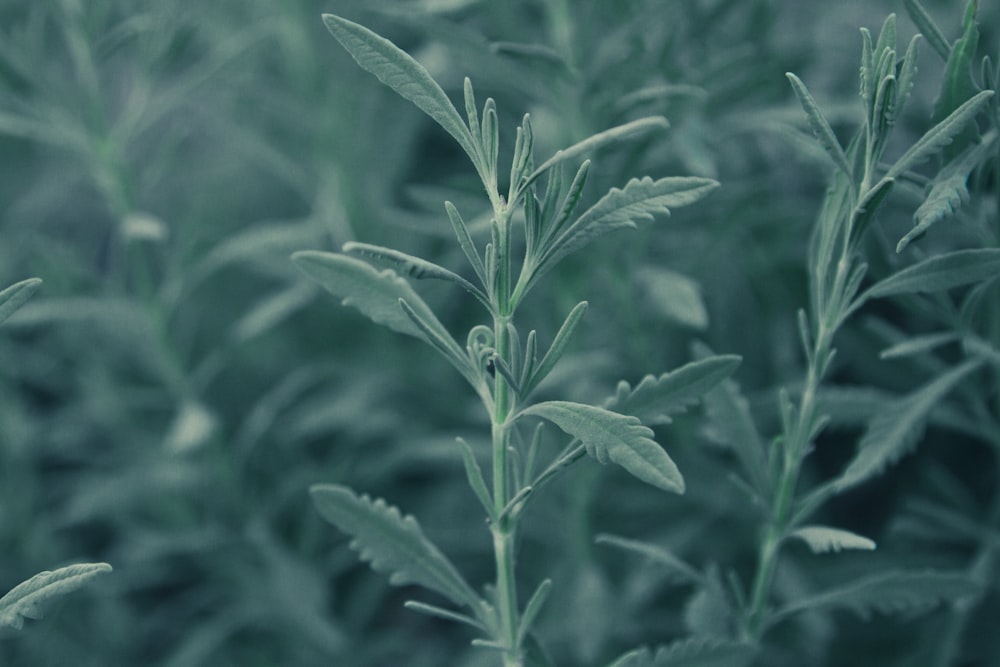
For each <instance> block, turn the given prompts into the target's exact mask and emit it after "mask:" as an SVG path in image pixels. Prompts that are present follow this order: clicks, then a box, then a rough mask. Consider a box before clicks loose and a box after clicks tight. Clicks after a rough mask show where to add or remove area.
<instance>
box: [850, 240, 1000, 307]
mask: <svg viewBox="0 0 1000 667" xmlns="http://www.w3.org/2000/svg"><path fill="white" fill-rule="evenodd" d="M998 277H1000V249H998V248H982V249H973V250H956V251H954V252H949V253H946V254H944V255H938V256H937V257H932V258H930V259H926V260H924V261H922V262H919V263H917V264H914V265H913V266H910V267H907V268H905V269H903V270H902V271H899V272H898V273H894V274H893V275H891V276H889V277H888V278H885V279H884V280H881V281H879V282H877V283H875V284H874V285H872V286H871V287H870V288H869V289H868V290H866V291H865V292H864V293H863V294H862V295H861V296H860V297H859V298H858V302H859V303H861V302H864V301H867V300H868V299H880V298H883V297H887V296H898V295H900V294H913V293H916V292H938V291H942V290H948V289H952V288H954V287H960V286H962V285H968V284H970V283H977V282H980V281H987V280H993V279H996V278H998Z"/></svg>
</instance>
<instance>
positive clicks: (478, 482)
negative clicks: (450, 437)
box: [456, 438, 496, 520]
mask: <svg viewBox="0 0 1000 667" xmlns="http://www.w3.org/2000/svg"><path fill="white" fill-rule="evenodd" d="M456 441H457V442H458V451H459V452H460V453H461V454H462V463H463V464H464V465H465V476H466V477H467V478H468V480H469V486H470V487H471V488H472V492H473V493H475V494H476V498H478V499H479V503H480V504H481V505H482V506H483V509H484V510H486V513H487V514H488V515H490V518H492V519H493V520H496V517H494V516H493V500H492V499H491V498H490V492H489V489H487V488H486V480H485V478H484V477H483V470H482V468H480V467H479V462H478V461H477V460H476V455H475V453H474V452H473V451H472V447H470V446H469V443H467V442H466V441H465V440H463V439H462V438H456Z"/></svg>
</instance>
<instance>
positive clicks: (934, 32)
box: [903, 0, 951, 61]
mask: <svg viewBox="0 0 1000 667" xmlns="http://www.w3.org/2000/svg"><path fill="white" fill-rule="evenodd" d="M903 4H904V5H905V6H906V11H907V13H908V14H909V15H910V19H911V20H912V21H913V24H914V25H916V26H917V29H918V30H919V31H920V34H921V35H923V36H924V37H926V38H927V41H928V42H930V44H931V47H933V49H934V50H935V51H937V53H938V55H939V56H941V60H942V61H946V60H948V54H949V53H951V46H950V45H949V44H948V38H947V37H945V36H944V33H943V32H941V28H939V27H938V26H937V24H936V23H935V22H934V19H932V18H931V15H930V14H929V13H928V12H927V10H926V9H924V7H923V5H921V4H920V1H919V0H903Z"/></svg>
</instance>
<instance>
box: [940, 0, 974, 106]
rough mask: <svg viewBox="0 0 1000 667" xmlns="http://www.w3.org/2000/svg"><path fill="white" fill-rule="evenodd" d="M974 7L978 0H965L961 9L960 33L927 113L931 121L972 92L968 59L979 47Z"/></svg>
mask: <svg viewBox="0 0 1000 667" xmlns="http://www.w3.org/2000/svg"><path fill="white" fill-rule="evenodd" d="M978 7H979V0H969V3H968V5H966V9H965V20H964V21H963V28H962V36H961V37H960V38H959V39H958V40H957V41H956V42H955V44H954V45H953V46H952V47H951V50H950V51H949V53H948V62H947V63H946V65H945V72H944V78H943V79H942V81H941V91H940V93H939V94H938V98H937V101H936V102H935V103H934V112H933V113H932V114H931V120H932V121H933V122H935V123H936V122H938V121H939V120H941V119H942V118H944V117H945V116H947V115H948V114H950V113H951V112H952V111H954V110H955V109H957V108H958V106H959V105H960V104H962V102H965V101H966V100H967V99H969V98H970V97H972V95H973V94H975V92H976V84H975V83H974V82H973V80H972V62H973V60H974V59H975V57H976V49H977V48H978V47H979V26H978V24H977V23H976V10H977V9H978Z"/></svg>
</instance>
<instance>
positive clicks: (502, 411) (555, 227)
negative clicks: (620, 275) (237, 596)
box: [293, 15, 738, 667]
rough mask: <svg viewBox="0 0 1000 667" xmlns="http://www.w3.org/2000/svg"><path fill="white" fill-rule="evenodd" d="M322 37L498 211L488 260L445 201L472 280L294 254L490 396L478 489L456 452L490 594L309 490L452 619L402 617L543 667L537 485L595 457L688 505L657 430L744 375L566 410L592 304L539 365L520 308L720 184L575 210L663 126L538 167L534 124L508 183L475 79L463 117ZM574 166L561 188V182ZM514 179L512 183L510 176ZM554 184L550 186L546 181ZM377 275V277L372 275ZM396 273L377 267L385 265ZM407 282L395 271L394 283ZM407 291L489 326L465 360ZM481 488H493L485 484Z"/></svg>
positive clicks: (441, 98) (379, 518)
mask: <svg viewBox="0 0 1000 667" xmlns="http://www.w3.org/2000/svg"><path fill="white" fill-rule="evenodd" d="M324 21H325V23H326V26H327V28H328V29H329V30H330V32H331V33H332V34H333V36H334V37H335V38H336V39H337V40H338V41H339V42H340V44H341V45H342V46H343V47H344V48H345V49H346V50H347V51H348V52H349V53H350V54H351V55H352V56H353V57H354V59H355V60H356V61H357V62H358V64H359V65H360V66H361V67H362V68H364V69H366V70H368V71H369V72H371V73H372V74H374V75H375V76H376V77H378V78H379V80H381V81H382V82H383V83H385V84H386V85H388V86H389V87H390V88H392V89H393V90H394V91H395V92H396V93H398V94H399V95H401V96H402V97H404V98H405V99H407V100H409V101H410V102H412V103H413V104H414V105H416V106H417V107H418V108H419V109H420V110H422V111H423V112H424V113H426V114H427V115H428V116H430V117H431V118H432V119H433V120H434V121H436V122H437V123H438V124H439V125H440V126H441V127H442V128H444V129H445V130H446V131H447V132H448V134H450V135H451V137H452V138H453V139H454V140H455V141H456V142H457V143H458V145H459V146H460V147H461V149H462V151H463V152H464V153H465V154H466V155H467V156H468V158H469V159H470V161H471V162H472V166H473V168H474V170H475V172H476V174H477V175H478V177H479V179H480V181H481V182H482V185H483V187H484V189H485V193H486V197H487V199H488V202H489V209H488V210H489V213H488V215H489V239H488V241H487V243H486V245H485V247H484V248H483V249H482V250H480V246H479V244H477V241H476V239H475V238H474V235H473V233H472V232H471V231H470V228H469V226H468V225H467V224H466V222H465V220H464V218H463V216H462V214H461V213H460V212H459V210H458V209H457V208H456V207H455V206H454V205H452V204H451V203H450V202H445V211H446V213H447V217H448V220H449V221H450V223H451V226H452V228H453V230H454V233H455V237H456V239H457V242H458V244H459V246H460V247H461V249H462V251H463V253H464V255H465V257H466V258H467V260H468V262H469V264H470V266H471V270H472V272H473V278H472V279H471V280H470V279H467V278H465V277H463V276H461V275H460V274H458V273H456V272H455V271H452V270H451V269H448V268H446V267H443V266H439V265H437V264H435V263H433V262H431V261H429V260H427V259H423V258H420V257H415V256H412V255H409V254H406V253H405V252H402V251H400V250H396V249H391V248H386V247H382V246H375V245H370V244H366V243H359V242H350V243H347V244H345V245H344V247H343V252H342V253H328V252H319V251H304V252H299V253H296V254H295V255H294V256H293V259H294V260H295V262H296V263H297V264H298V265H299V267H300V268H302V270H303V271H305V272H306V273H307V274H308V275H309V276H310V277H312V278H313V279H314V280H316V281H317V282H318V283H319V284H321V285H322V286H323V287H324V288H326V289H327V290H328V291H329V292H331V293H332V294H334V295H336V296H338V297H340V298H341V299H343V301H344V303H345V304H346V305H350V306H353V307H355V308H357V309H358V310H360V311H361V312H362V313H363V314H364V315H366V316H367V317H369V318H370V319H371V320H373V321H374V322H376V323H378V324H382V325H384V326H387V327H389V328H390V329H393V330H394V331H397V332H399V333H403V334H407V335H410V336H412V337H415V338H418V339H420V340H422V341H423V342H425V343H427V344H429V345H430V346H431V347H433V348H434V349H435V350H436V351H437V352H438V353H440V355H441V356H442V357H444V359H445V360H447V361H448V362H449V363H450V364H451V365H452V366H453V367H454V369H455V370H456V371H457V372H458V374H459V375H460V376H461V377H462V378H463V379H464V380H465V381H466V382H467V383H468V385H469V386H470V387H471V388H472V390H473V391H474V392H475V393H476V395H477V396H478V397H479V398H480V400H481V402H482V405H483V407H484V409H485V410H486V413H487V414H488V416H489V419H490V433H491V447H490V457H489V466H488V468H487V470H488V472H487V475H485V476H484V474H483V472H482V468H481V466H480V463H479V460H478V456H477V454H476V452H475V451H474V449H473V448H472V447H471V446H470V445H469V444H468V443H466V442H465V441H464V440H462V439H461V438H460V439H459V440H458V441H457V442H458V449H459V452H460V454H461V457H462V460H463V462H464V465H465V472H466V475H467V478H468V482H469V486H470V488H471V490H472V492H473V493H474V495H475V497H476V498H477V499H478V501H479V502H480V504H481V505H482V508H483V510H484V512H485V513H486V516H487V519H488V525H489V531H490V534H491V537H492V542H493V554H494V559H495V566H496V577H495V582H494V583H493V585H492V586H491V587H490V588H489V589H488V590H487V592H486V593H485V594H481V593H479V592H477V591H476V590H475V588H474V587H473V586H472V585H471V584H469V583H468V582H467V581H466V580H465V578H464V577H463V576H462V575H461V574H460V573H459V571H458V569H457V568H456V567H455V566H454V565H453V564H452V563H451V561H450V560H449V559H448V558H447V556H445V555H444V554H443V553H442V552H441V551H440V550H439V549H438V548H437V547H436V546H435V545H434V544H433V543H432V542H431V541H430V540H429V539H428V538H427V537H426V536H425V535H424V534H423V532H422V531H421V529H420V527H419V525H418V523H417V521H416V520H415V519H414V518H413V517H411V516H404V515H402V514H401V513H400V512H399V510H397V509H396V508H395V507H393V506H391V505H389V504H387V503H386V502H385V501H384V500H381V499H375V500H373V499H371V498H369V497H368V496H364V495H362V496H359V495H357V494H356V493H355V492H354V491H352V490H351V489H349V488H348V487H345V486H341V485H334V484H320V485H317V486H314V487H313V488H312V490H311V492H312V496H313V499H314V501H315V503H316V506H317V508H318V509H319V511H320V513H321V514H322V515H323V517H324V518H326V519H327V520H329V521H330V522H332V523H333V524H335V525H336V526H338V527H339V528H340V529H342V530H343V531H345V532H347V533H348V534H350V535H351V536H352V537H353V538H354V539H353V542H352V546H353V547H354V548H355V549H357V550H358V551H359V552H360V554H361V557H362V559H364V560H366V561H369V562H370V563H371V565H372V567H373V568H374V569H375V570H377V571H381V572H385V573H388V574H389V575H390V581H392V582H393V583H396V584H416V585H419V586H422V587H424V588H427V589H429V590H431V591H434V592H436V593H437V594H438V595H440V596H442V597H443V598H445V599H447V600H448V601H449V602H450V603H451V605H452V606H450V607H445V606H441V605H438V604H431V603H428V602H423V601H410V602H408V603H407V607H409V608H411V609H413V610H415V611H420V612H424V613H428V614H431V615H435V616H439V617H442V618H446V619H450V620H454V621H457V622H460V623H465V624H467V625H469V626H471V627H473V628H475V629H476V630H477V633H478V634H479V635H480V636H479V637H477V638H476V639H474V640H473V644H474V645H476V646H479V647H482V648H484V649H491V650H493V651H495V652H496V654H497V659H498V663H500V664H503V665H504V666H505V667H517V666H522V665H542V664H548V661H547V659H546V658H545V657H544V649H543V648H542V646H541V643H540V642H539V641H538V640H537V638H536V637H535V635H534V633H533V632H532V628H533V624H534V622H535V620H536V619H537V617H538V616H539V614H540V613H541V610H542V607H543V605H544V603H545V600H546V597H547V596H548V594H549V591H550V588H551V586H552V582H551V580H549V579H545V580H543V581H541V582H540V583H538V584H537V585H536V586H535V588H534V592H533V593H531V595H530V596H528V599H527V602H526V603H524V604H523V605H522V603H521V602H520V596H519V586H518V579H517V574H516V567H515V566H516V553H517V541H518V526H519V522H520V521H521V519H522V517H523V515H524V513H525V511H526V509H527V508H528V507H529V506H530V504H531V501H532V500H533V499H535V498H536V497H537V496H538V494H539V492H540V490H541V489H542V487H544V486H545V485H547V484H548V483H550V482H551V481H553V480H554V479H556V478H557V477H558V476H559V475H560V474H561V473H562V472H563V471H565V470H566V469H567V467H568V466H570V465H571V464H573V463H574V462H576V461H577V460H579V459H581V458H582V457H584V456H585V455H587V454H589V455H590V456H591V457H593V458H596V459H597V460H598V461H600V462H601V463H607V462H609V461H610V462H613V463H616V464H618V465H620V466H622V467H623V468H624V469H625V470H627V471H628V472H630V473H631V474H632V475H634V476H635V477H637V478H638V479H640V480H642V481H644V482H646V483H648V484H651V485H653V486H655V487H657V488H659V489H661V490H663V491H667V492H671V493H683V492H684V479H683V477H682V475H681V473H680V471H679V470H678V468H677V466H676V465H675V464H674V462H673V460H672V459H671V457H670V456H669V455H668V454H667V453H666V451H665V450H664V449H663V448H662V447H661V446H660V445H659V444H657V443H656V442H655V441H654V440H653V431H652V430H651V429H650V428H649V426H648V424H661V423H664V422H666V421H668V420H669V417H670V415H671V414H672V413H675V412H677V411H680V410H683V409H684V408H685V407H686V406H687V405H689V404H690V403H692V402H694V401H695V400H697V399H698V398H699V397H700V396H701V394H703V393H704V392H705V391H707V390H708V389H710V388H711V387H712V386H714V385H715V384H717V383H718V382H720V381H722V380H723V379H725V378H726V377H727V376H728V375H729V374H730V373H732V372H733V370H734V369H735V368H736V366H737V364H738V358H736V357H733V356H711V357H707V358H705V359H702V360H700V361H697V362H693V363H690V364H688V365H686V366H683V367H681V368H679V369H677V370H675V371H673V372H670V373H666V374H664V375H661V376H659V377H654V376H652V375H650V376H647V377H645V378H644V379H643V380H642V381H641V382H639V383H638V384H637V385H636V386H635V387H632V386H631V385H629V384H628V383H625V382H622V384H621V385H620V386H619V387H618V390H617V393H616V394H615V395H614V396H613V397H612V398H611V399H610V400H609V401H608V403H607V404H606V405H605V406H595V405H585V404H582V403H577V402H571V401H564V400H545V401H532V400H531V398H532V394H533V392H534V391H535V390H536V389H537V388H538V387H539V385H540V384H541V383H542V382H543V381H544V380H545V379H546V377H547V376H548V375H549V373H550V372H551V371H552V370H553V368H554V367H555V365H556V363H557V362H558V361H559V359H560V358H561V357H562V356H563V354H564V352H565V351H566V349H567V345H568V344H569V341H570V338H571V337H572V335H573V333H574V331H575V330H576V329H577V327H578V326H579V324H580V322H581V320H582V319H583V316H584V313H585V312H586V310H587V302H585V301H583V302H580V303H579V304H577V306H576V307H575V308H573V309H572V310H571V312H570V313H569V314H568V315H567V317H566V319H565V321H564V322H563V325H562V326H561V327H560V329H559V330H558V332H556V334H555V335H554V337H553V339H552V342H551V344H550V345H549V346H548V349H547V350H546V351H545V352H544V353H543V354H540V353H539V347H540V343H539V336H538V334H537V333H536V331H535V330H531V331H529V332H528V333H527V334H526V335H522V333H521V331H522V330H521V329H519V327H518V324H517V322H516V314H517V310H518V307H519V306H520V305H521V304H522V302H523V301H524V299H525V298H526V296H527V295H528V293H529V292H530V291H531V290H532V288H535V287H536V286H537V285H538V284H539V283H540V282H541V280H542V278H543V277H544V276H545V274H547V273H548V272H549V271H551V270H552V269H553V268H554V267H555V266H557V265H558V264H559V262H560V261H561V260H562V259H564V258H565V257H566V256H568V255H570V254H571V253H573V252H575V251H577V250H579V249H580V248H582V247H583V246H585V245H587V244H589V243H590V242H591V241H593V240H595V239H597V238H599V237H601V236H603V235H605V234H607V233H608V232H611V231H614V230H616V229H621V228H630V227H635V226H636V225H637V223H640V222H646V221H649V220H651V219H653V217H654V216H655V215H657V214H666V213H668V212H669V209H671V208H676V207H680V206H686V205H689V204H693V203H695V202H696V201H698V200H699V199H701V198H702V197H704V196H705V195H707V194H708V193H709V192H710V191H711V190H713V189H714V188H715V187H716V186H717V183H716V182H715V181H713V180H711V179H706V178H696V177H665V178H659V179H655V180H654V179H652V178H650V177H644V178H641V179H632V180H631V181H629V182H628V183H626V184H625V185H624V187H622V188H621V189H617V188H615V189H612V190H611V191H610V192H609V193H607V194H606V195H605V196H603V197H602V198H600V199H599V200H598V201H597V202H596V203H594V204H593V205H592V206H590V207H589V208H587V209H586V210H584V211H582V212H580V211H579V210H578V209H579V207H580V204H581V202H582V200H583V198H584V187H585V184H586V180H587V175H588V171H589V168H590V161H589V160H586V159H585V160H583V161H582V163H580V164H578V165H577V163H579V161H580V160H581V159H582V158H584V157H586V156H588V155H590V154H592V153H593V152H595V151H596V150H597V149H599V148H605V147H607V146H609V145H612V144H615V143H617V142H621V141H624V140H629V139H634V138H636V137H640V136H645V135H647V134H649V133H650V132H653V131H655V130H659V129H662V128H664V127H666V126H667V122H666V121H665V119H663V118H659V117H647V118H641V119H639V120H635V121H632V122H629V123H626V124H624V125H621V126H618V127H614V128H612V129H609V130H606V131H604V132H601V133H599V134H596V135H594V136H591V137H589V138H588V139H585V140H583V141H581V142H579V143H577V144H574V145H572V146H570V147H568V148H565V149H563V150H560V151H558V152H557V153H555V154H554V155H553V156H551V157H549V158H548V159H546V160H545V161H543V162H542V163H541V164H539V165H536V164H535V160H534V156H533V142H534V135H533V131H532V125H531V120H530V117H529V116H528V115H525V116H524V118H523V120H522V122H521V124H520V126H519V127H518V128H517V130H516V137H515V142H514V147H513V151H512V156H511V166H510V170H509V177H508V178H507V179H506V180H507V182H506V183H504V182H503V180H504V179H503V177H502V176H501V167H500V161H499V153H500V140H499V135H500V133H499V127H498V125H499V123H498V116H497V110H496V105H495V103H494V101H493V100H492V99H488V100H487V101H486V103H485V104H484V105H483V107H482V111H481V112H480V111H479V107H478V105H477V102H476V99H475V94H474V91H473V87H472V83H471V82H470V81H469V79H468V78H466V79H465V86H464V97H465V112H466V116H465V118H462V116H460V114H459V113H458V111H457V110H456V109H455V107H454V106H453V105H452V103H451V101H450V100H449V99H448V97H447V96H446V94H445V93H444V91H443V90H442V89H441V88H440V86H439V85H438V84H437V83H436V82H435V81H434V80H433V79H432V78H431V76H430V75H429V74H428V73H427V71H426V70H425V69H424V68H423V67H422V66H421V65H420V64H419V63H418V62H417V61H416V60H414V59H413V58H412V57H410V56H409V55H407V54H406V53H405V52H403V51H402V50H400V49H399V48H397V47H396V46H395V45H394V44H392V43H391V42H390V41H388V40H386V39H384V38H382V37H380V36H379V35H377V34H375V33H373V32H372V31H370V30H368V29H367V28H364V27H362V26H360V25H358V24H356V23H353V22H351V21H348V20H346V19H343V18H340V17H337V16H333V15H324ZM574 165H577V166H575V170H576V171H575V175H574V176H573V178H572V180H571V181H570V182H569V183H568V184H567V183H566V182H565V180H564V176H563V171H564V169H565V168H566V167H567V166H574ZM504 175H506V174H504ZM542 182H544V184H545V187H544V189H543V188H541V183H542ZM373 263H374V265H373ZM386 265H387V266H389V267H392V268H388V269H383V270H379V269H378V268H376V266H386ZM397 271H398V273H397ZM407 278H412V279H415V280H440V281H445V282H448V283H451V284H452V285H454V286H455V287H459V288H462V289H463V290H465V291H466V292H467V293H468V294H469V295H471V298H474V299H476V300H477V301H478V302H479V303H480V304H481V305H482V306H483V308H484V309H485V311H486V312H487V314H488V316H489V324H487V325H476V326H474V327H473V328H472V329H471V330H470V331H469V332H468V335H467V336H466V343H465V346H464V348H463V346H461V345H460V344H459V343H458V342H456V340H455V339H454V338H453V337H452V335H451V333H450V332H449V331H448V330H447V329H446V328H445V326H444V325H443V324H442V323H441V321H440V320H439V319H438V317H437V316H436V315H435V313H434V312H433V310H432V309H431V308H430V307H429V306H428V305H427V303H426V302H425V301H424V300H423V299H422V298H421V297H420V296H419V295H418V293H417V292H416V291H414V290H413V288H412V287H411V286H410V282H409V281H408V280H407ZM539 420H542V421H543V422H547V423H551V424H554V425H555V426H557V427H558V428H559V429H560V430H561V431H563V432H564V433H565V434H566V435H567V436H569V437H570V441H569V443H568V444H567V445H566V446H565V447H564V448H563V450H562V451H561V452H560V453H559V454H558V455H557V456H555V457H554V458H552V459H550V460H549V461H541V460H540V458H541V456H542V455H541V453H540V441H541V438H542V429H541V427H540V426H538V427H535V428H534V429H531V428H530V427H531V424H533V423H536V422H538V421H539ZM487 476H488V478H489V479H490V483H487V481H486V480H487Z"/></svg>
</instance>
